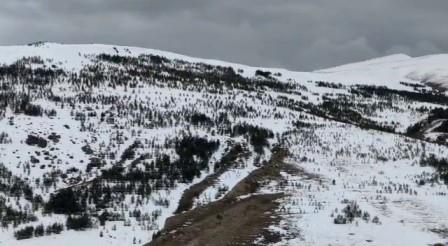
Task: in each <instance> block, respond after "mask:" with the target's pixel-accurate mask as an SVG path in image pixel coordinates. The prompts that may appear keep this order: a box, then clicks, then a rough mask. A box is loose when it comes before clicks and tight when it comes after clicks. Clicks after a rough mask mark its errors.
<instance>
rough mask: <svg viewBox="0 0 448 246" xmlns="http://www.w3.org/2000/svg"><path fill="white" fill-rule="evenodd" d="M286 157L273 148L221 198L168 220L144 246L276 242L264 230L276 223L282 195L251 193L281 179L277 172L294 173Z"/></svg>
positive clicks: (284, 151)
mask: <svg viewBox="0 0 448 246" xmlns="http://www.w3.org/2000/svg"><path fill="white" fill-rule="evenodd" d="M287 154H288V152H287V150H285V149H281V148H277V149H274V150H273V154H272V158H271V160H270V161H268V162H267V163H266V164H265V165H264V166H262V167H261V168H259V169H256V170H255V171H253V172H252V173H250V174H249V175H248V176H247V177H246V178H244V179H243V180H241V181H240V182H239V183H238V184H237V185H236V186H235V187H234V188H233V189H232V190H231V191H230V192H229V193H228V194H227V195H226V196H225V197H224V198H223V199H221V200H218V201H215V202H211V203H209V204H207V205H204V206H202V207H197V208H195V209H193V210H190V211H186V212H183V213H181V214H177V215H174V216H172V217H170V218H168V219H167V221H166V223H165V227H164V228H163V230H162V231H160V232H159V233H158V235H157V236H156V237H155V238H154V240H153V241H152V242H151V243H149V244H148V245H151V246H157V245H168V246H170V245H176V246H177V245H190V246H196V245H198V246H199V245H201V246H202V245H214V246H215V245H216V246H220V245H255V243H254V242H255V241H256V240H257V239H259V238H263V244H266V243H272V242H277V241H279V240H280V236H279V235H276V234H275V233H272V232H269V231H268V230H267V227H269V225H273V224H277V223H278V221H279V219H280V218H279V216H278V215H276V210H278V208H279V206H280V202H279V200H280V198H283V197H284V196H285V195H284V194H283V193H276V194H253V193H254V192H256V191H257V190H258V189H259V188H260V186H261V184H262V183H263V182H266V181H268V180H281V179H282V176H281V174H280V173H281V172H298V170H296V169H295V168H294V167H293V166H292V165H288V164H286V163H284V162H283V159H284V158H285V157H286V156H287ZM241 196H244V198H241Z"/></svg>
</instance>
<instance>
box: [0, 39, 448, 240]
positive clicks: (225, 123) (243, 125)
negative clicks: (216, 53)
mask: <svg viewBox="0 0 448 246" xmlns="http://www.w3.org/2000/svg"><path fill="white" fill-rule="evenodd" d="M447 64H448V55H433V56H427V57H419V58H411V57H408V56H405V55H394V56H389V57H384V58H378V59H374V60H370V61H365V62H360V63H356V64H349V65H345V66H340V67H336V68H330V69H326V70H320V71H315V72H293V71H288V70H284V69H273V68H257V67H250V66H245V65H240V64H233V63H227V62H222V61H216V60H206V59H199V58H191V57H187V56H183V55H178V54H173V53H169V52H163V51H157V50H150V49H142V48H135V47H122V46H109V45H62V44H55V43H35V44H30V45H28V46H7V47H0V222H1V226H2V230H1V231H0V245H3V244H4V245H61V244H64V245H66V246H71V245H76V246H77V245H82V244H83V243H85V244H88V245H120V246H121V245H144V244H150V245H228V244H243V245H244V244H256V245H328V244H332V245H348V244H355V245H364V244H368V245H425V244H436V243H447V242H448V240H447V237H448V211H447V210H446V208H447V207H448V198H447V192H448V189H447V184H448V159H447V158H448V156H447V153H448V109H447V105H448V94H447V93H446V92H445V91H444V88H445V87H447V85H448V79H447V78H448V67H447V66H446V65H447ZM198 232H201V233H198ZM401 235H409V236H406V237H403V236H401Z"/></svg>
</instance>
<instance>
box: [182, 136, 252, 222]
mask: <svg viewBox="0 0 448 246" xmlns="http://www.w3.org/2000/svg"><path fill="white" fill-rule="evenodd" d="M248 155H249V152H248V151H247V150H246V149H245V148H244V147H242V146H241V145H239V144H237V145H235V146H233V147H232V148H231V149H230V150H229V152H227V153H226V154H225V155H224V156H223V158H222V159H221V160H220V161H219V162H218V163H217V164H216V165H215V170H214V173H213V174H210V175H208V176H207V177H205V178H204V179H203V180H202V181H201V182H199V183H197V184H194V185H192V186H191V187H190V188H188V189H187V190H185V191H184V193H183V194H182V197H181V199H180V201H179V205H178V207H177V209H176V212H175V213H176V214H179V213H182V212H185V211H187V210H190V209H191V208H192V207H193V203H194V200H195V199H196V198H197V197H199V195H200V194H201V193H202V192H203V191H204V190H206V189H207V188H208V187H209V186H212V185H214V184H215V183H216V181H217V180H218V178H219V177H220V176H221V175H222V174H223V173H225V172H226V171H227V170H229V168H231V167H233V166H235V163H236V162H237V160H238V159H239V158H246V157H247V156H248Z"/></svg>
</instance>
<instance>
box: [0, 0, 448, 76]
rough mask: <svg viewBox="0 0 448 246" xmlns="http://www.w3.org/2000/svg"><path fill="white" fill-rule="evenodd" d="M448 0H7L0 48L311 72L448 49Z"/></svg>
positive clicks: (1, 13)
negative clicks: (156, 54)
mask: <svg viewBox="0 0 448 246" xmlns="http://www.w3.org/2000/svg"><path fill="white" fill-rule="evenodd" d="M447 13H448V1H447V0H427V1H423V0H312V1H311V0H290V1H289V0H127V1H126V0H2V1H1V6H0V44H1V45H12V44H26V43H30V42H34V41H43V40H45V41H55V42H63V43H107V44H116V45H131V46H141V47H148V48H155V49H162V50H168V51H173V52H178V53H182V54H187V55H191V56H197V57H204V58H216V59H221V60H226V61H234V62H239V63H245V64H249V65H259V66H274V67H285V68H289V69H292V70H313V69H318V68H324V67H329V66H333V65H339V64H344V63H348V62H353V61H359V60H363V59H368V58H372V57H378V56H383V55H388V54H394V53H406V54H409V55H412V56H419V55H425V54H431V53H446V52H448V28H447V24H448V14H447Z"/></svg>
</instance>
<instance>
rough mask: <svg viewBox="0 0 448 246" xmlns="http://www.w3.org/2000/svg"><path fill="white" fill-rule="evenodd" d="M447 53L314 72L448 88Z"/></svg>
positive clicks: (399, 57)
mask: <svg viewBox="0 0 448 246" xmlns="http://www.w3.org/2000/svg"><path fill="white" fill-rule="evenodd" d="M447 65H448V54H437V55H428V56H422V57H409V56H407V55H403V54H397V55H391V56H387V57H383V58H377V59H372V60H368V61H363V62H359V63H353V64H348V65H343V66H337V67H333V68H328V69H323V70H319V71H316V72H318V73H325V74H331V75H335V76H348V77H351V76H360V77H366V78H369V77H370V78H372V79H375V80H390V81H391V82H393V81H397V80H399V81H408V80H410V81H414V82H422V81H423V82H426V83H433V84H435V85H439V86H441V87H444V88H448V68H447Z"/></svg>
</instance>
